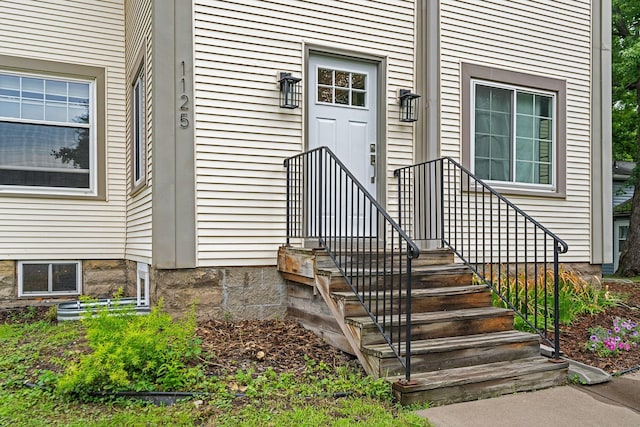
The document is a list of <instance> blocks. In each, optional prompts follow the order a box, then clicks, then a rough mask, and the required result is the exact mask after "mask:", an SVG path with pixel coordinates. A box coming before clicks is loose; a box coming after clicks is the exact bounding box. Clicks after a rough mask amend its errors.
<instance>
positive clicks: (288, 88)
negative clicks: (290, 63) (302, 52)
mask: <svg viewBox="0 0 640 427" xmlns="http://www.w3.org/2000/svg"><path fill="white" fill-rule="evenodd" d="M301 81H302V79H301V78H300V77H293V76H292V75H291V73H280V80H278V82H279V83H280V107H281V108H291V109H293V108H298V107H299V106H300V92H301V91H300V86H301V85H300V82H301Z"/></svg>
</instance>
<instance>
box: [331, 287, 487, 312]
mask: <svg viewBox="0 0 640 427" xmlns="http://www.w3.org/2000/svg"><path fill="white" fill-rule="evenodd" d="M331 295H332V297H333V298H334V299H335V300H336V301H337V302H338V304H339V306H340V307H341V308H342V310H343V313H344V316H345V317H355V316H366V315H367V311H366V310H365V308H364V307H363V306H362V304H361V303H360V300H359V298H358V296H357V295H356V294H355V293H354V292H352V291H343V292H333V293H332V294H331ZM360 295H361V296H362V299H363V300H364V302H365V304H366V305H367V306H368V307H369V310H370V311H371V312H373V313H374V314H383V313H385V312H386V313H391V312H392V311H393V312H396V313H397V311H398V305H399V306H400V309H401V310H402V311H403V312H404V311H405V309H406V302H407V292H406V291H400V292H398V291H395V292H386V293H383V292H371V293H369V292H363V293H361V294H360ZM392 304H393V305H392ZM490 305H491V291H490V290H489V288H487V287H486V286H482V285H468V286H457V287H448V288H434V289H415V290H413V291H412V292H411V312H412V313H421V312H426V311H445V310H460V309H464V308H478V307H488V306H490Z"/></svg>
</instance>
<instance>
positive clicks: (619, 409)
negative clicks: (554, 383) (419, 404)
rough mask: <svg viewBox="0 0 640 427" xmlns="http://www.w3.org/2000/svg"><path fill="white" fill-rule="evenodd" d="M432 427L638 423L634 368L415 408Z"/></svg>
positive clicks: (638, 426)
mask: <svg viewBox="0 0 640 427" xmlns="http://www.w3.org/2000/svg"><path fill="white" fill-rule="evenodd" d="M418 414H419V415H420V416H423V417H426V418H428V419H429V421H430V422H431V423H432V424H433V425H434V426H436V427H466V426H473V427H484V426H487V427H502V426H505V427H506V426H518V427H538V426H548V427H555V426H558V427H573V426H580V427H587V426H594V427H595V426H598V427H603V426H615V427H627V426H628V427H640V372H636V373H633V374H627V375H623V376H621V377H618V378H614V379H613V380H611V381H610V382H608V383H603V384H597V385H588V386H582V385H567V386H563V387H555V388H550V389H545V390H540V391H534V392H530V393H517V394H511V395H505V396H501V397H495V398H492V399H484V400H477V401H473V402H463V403H456V404H453V405H447V406H439V407H435V408H429V409H424V410H421V411H418Z"/></svg>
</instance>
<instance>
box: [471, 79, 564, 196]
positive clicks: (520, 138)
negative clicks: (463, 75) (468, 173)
mask: <svg viewBox="0 0 640 427" xmlns="http://www.w3.org/2000/svg"><path fill="white" fill-rule="evenodd" d="M473 86H474V89H475V108H474V112H475V114H474V117H473V119H474V126H473V128H474V132H473V139H474V144H473V150H474V172H475V175H476V176H478V177H479V178H481V179H485V180H489V181H503V182H517V183H525V184H537V185H541V186H551V185H553V184H554V170H553V163H554V150H553V147H554V145H555V143H554V141H555V120H554V111H555V95H554V94H553V93H548V92H539V91H532V90H530V89H525V88H519V87H510V86H503V85H496V84H493V83H489V82H483V81H474V82H473Z"/></svg>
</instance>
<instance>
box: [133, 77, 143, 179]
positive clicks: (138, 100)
mask: <svg viewBox="0 0 640 427" xmlns="http://www.w3.org/2000/svg"><path fill="white" fill-rule="evenodd" d="M144 90H145V87H144V71H143V69H142V68H141V69H140V71H139V72H138V75H137V76H136V78H135V80H134V82H133V88H132V91H131V95H132V99H131V104H132V105H131V110H132V117H131V119H132V120H131V124H132V126H131V133H132V147H131V151H132V153H131V157H132V158H131V163H132V169H133V170H132V175H133V189H134V190H137V189H138V188H140V187H141V186H142V185H144V184H145V183H146V170H145V151H146V144H145V140H146V139H145V114H144V112H145V108H144V105H145V96H144Z"/></svg>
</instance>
